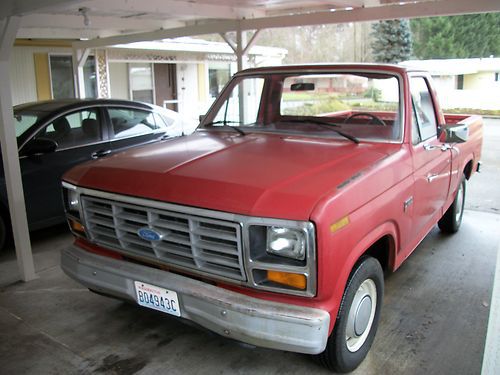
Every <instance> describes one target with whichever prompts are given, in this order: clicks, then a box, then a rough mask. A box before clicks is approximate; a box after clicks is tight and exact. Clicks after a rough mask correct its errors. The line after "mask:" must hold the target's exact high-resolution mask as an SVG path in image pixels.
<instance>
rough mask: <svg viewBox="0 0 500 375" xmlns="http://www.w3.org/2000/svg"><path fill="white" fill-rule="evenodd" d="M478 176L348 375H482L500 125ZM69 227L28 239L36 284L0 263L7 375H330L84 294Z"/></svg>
mask: <svg viewBox="0 0 500 375" xmlns="http://www.w3.org/2000/svg"><path fill="white" fill-rule="evenodd" d="M485 137H486V139H487V142H486V144H485V152H484V156H483V161H485V162H486V165H485V168H484V172H483V173H482V174H481V175H478V176H475V178H474V179H473V181H471V183H470V184H469V186H468V188H469V189H468V197H467V200H468V203H467V210H466V213H465V215H464V222H463V226H462V228H461V229H460V231H459V232H458V233H457V234H455V235H453V236H445V235H443V234H441V233H440V232H439V230H438V229H437V228H436V229H434V230H433V231H432V232H431V233H430V234H429V235H428V236H427V237H426V239H425V240H424V241H423V242H422V244H421V245H420V246H419V248H418V249H417V250H416V251H415V253H414V254H413V255H412V256H411V257H410V258H409V259H408V260H407V261H406V262H405V263H404V265H403V266H402V267H401V268H400V269H399V270H398V271H397V272H396V273H394V274H392V275H389V276H388V277H387V278H386V280H385V281H386V295H385V298H384V306H383V310H382V318H381V322H380V326H379V330H378V333H377V336H376V339H375V343H374V345H373V347H372V349H371V351H370V353H369V355H368V357H367V359H366V360H365V361H364V362H363V364H362V365H361V366H360V368H359V369H358V370H356V371H355V372H354V374H398V375H399V374H402V373H403V374H479V373H480V372H481V364H482V358H483V351H484V346H485V336H486V331H487V325H488V315H489V310H490V309H489V307H490V300H491V291H492V283H493V277H494V272H495V259H496V252H497V248H498V244H499V242H500V231H499V230H498V228H500V189H498V186H500V184H499V183H498V182H499V180H500V157H499V155H500V147H499V146H498V145H500V120H494V121H493V120H490V121H488V124H487V127H486V135H485ZM70 242H71V236H70V235H69V234H68V232H67V230H66V228H65V227H64V226H61V227H56V228H53V229H52V230H50V231H44V232H42V233H35V234H34V236H33V248H34V256H35V265H36V269H37V273H38V275H39V278H38V279H37V280H35V281H32V282H30V283H26V284H25V283H21V282H17V281H16V280H17V279H18V275H17V271H16V261H15V255H14V253H13V250H11V251H8V252H6V253H4V254H2V255H0V373H2V374H121V375H126V374H136V373H137V374H163V373H168V374H215V373H220V374H235V373H237V374H281V373H282V374H303V373H310V372H314V373H318V374H323V373H324V374H327V373H328V372H327V371H325V370H323V369H322V368H321V367H320V366H319V365H317V364H316V363H315V362H314V361H313V360H311V358H310V357H308V356H305V355H300V354H294V353H286V352H281V351H274V350H268V349H260V348H250V347H247V346H243V345H240V344H237V343H235V342H232V341H229V340H227V339H224V338H222V337H219V336H216V335H214V334H212V333H210V332H206V331H203V330H200V329H198V328H195V327H191V326H189V325H186V324H183V323H182V322H181V321H179V320H177V319H175V318H172V317H170V316H166V315H164V314H161V313H157V312H155V311H152V310H147V309H143V308H140V307H138V306H135V305H133V304H127V303H123V302H120V301H116V300H113V299H109V298H105V297H101V296H98V295H95V294H93V293H90V292H88V291H87V290H86V289H85V288H83V287H81V286H80V285H79V284H77V283H76V282H74V281H72V280H70V279H69V278H68V277H67V276H65V275H64V274H63V273H62V271H61V270H60V268H59V252H60V250H61V249H62V248H63V247H64V246H66V245H67V244H68V243H70Z"/></svg>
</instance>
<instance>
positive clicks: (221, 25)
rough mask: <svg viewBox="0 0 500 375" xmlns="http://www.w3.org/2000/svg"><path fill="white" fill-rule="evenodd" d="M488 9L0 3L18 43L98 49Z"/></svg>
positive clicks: (378, 4) (298, 3)
mask: <svg viewBox="0 0 500 375" xmlns="http://www.w3.org/2000/svg"><path fill="white" fill-rule="evenodd" d="M491 11H500V0H473V1H471V0H412V1H409V0H330V1H328V0H225V1H224V0H1V2H0V19H1V18H5V17H9V16H22V18H21V23H20V29H19V30H18V33H17V37H18V38H45V39H46V38H51V39H54V38H55V39H95V38H101V39H100V40H99V41H94V43H93V44H88V45H89V46H94V47H96V46H99V45H106V44H116V43H124V42H128V41H140V40H151V39H163V38H167V37H175V36H183V35H185V36H190V35H196V34H200V33H213V32H217V31H220V32H227V31H231V30H235V29H236V28H237V27H240V28H242V29H243V30H246V29H257V28H270V27H271V28H272V27H284V26H297V25H311V24H320V23H339V22H355V21H367V20H374V19H384V18H385V19H387V18H403V17H408V18H410V17H421V16H427V15H441V14H448V15H449V14H461V13H478V12H491ZM84 14H86V17H87V22H85V17H84ZM130 34H134V37H132V38H131V39H129V38H127V37H126V38H124V37H123V36H125V35H130ZM109 37H114V38H109ZM82 46H83V44H82Z"/></svg>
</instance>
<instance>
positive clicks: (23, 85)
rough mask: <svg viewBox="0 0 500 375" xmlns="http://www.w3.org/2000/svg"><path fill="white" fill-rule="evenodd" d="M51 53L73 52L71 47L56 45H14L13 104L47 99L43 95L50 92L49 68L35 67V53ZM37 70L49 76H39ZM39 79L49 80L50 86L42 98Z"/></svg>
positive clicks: (11, 73)
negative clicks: (39, 92) (38, 91)
mask: <svg viewBox="0 0 500 375" xmlns="http://www.w3.org/2000/svg"><path fill="white" fill-rule="evenodd" d="M49 53H50V54H68V53H71V49H69V48H56V47H14V48H13V49H12V55H11V58H10V85H11V92H12V104H13V105H17V104H21V103H27V102H34V101H37V100H41V99H47V97H43V96H46V94H47V93H46V90H49V94H50V77H49V76H48V74H49V72H48V69H47V70H45V69H38V70H36V69H35V54H47V55H46V56H47V58H48V54H49ZM47 64H48V62H47ZM35 71H37V73H38V74H44V75H47V76H46V77H40V76H38V77H37V76H36V74H35ZM42 72H43V73H42ZM37 79H38V80H40V81H46V82H49V83H48V84H49V87H47V88H44V89H43V92H45V95H43V94H42V97H41V98H39V94H38V93H37Z"/></svg>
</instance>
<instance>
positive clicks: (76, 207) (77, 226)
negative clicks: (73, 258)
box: [62, 181, 85, 237]
mask: <svg viewBox="0 0 500 375" xmlns="http://www.w3.org/2000/svg"><path fill="white" fill-rule="evenodd" d="M62 187H63V203H64V209H65V210H66V218H67V220H68V225H69V227H70V228H71V231H72V232H73V233H74V234H76V235H78V236H81V237H85V228H84V226H83V224H82V222H81V218H80V195H79V192H78V190H77V187H76V186H74V185H71V184H68V183H67V182H64V181H63V183H62Z"/></svg>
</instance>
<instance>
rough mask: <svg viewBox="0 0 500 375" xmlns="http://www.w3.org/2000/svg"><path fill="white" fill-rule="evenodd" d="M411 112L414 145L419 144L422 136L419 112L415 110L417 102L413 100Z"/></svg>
mask: <svg viewBox="0 0 500 375" xmlns="http://www.w3.org/2000/svg"><path fill="white" fill-rule="evenodd" d="M411 114H412V116H411V140H412V143H413V144H414V145H418V144H419V143H420V142H422V137H421V136H420V130H419V129H418V120H417V112H416V111H415V103H414V102H413V100H412V101H411Z"/></svg>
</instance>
